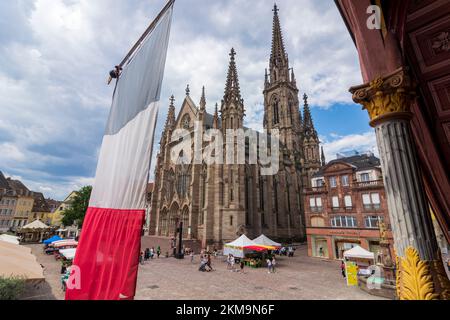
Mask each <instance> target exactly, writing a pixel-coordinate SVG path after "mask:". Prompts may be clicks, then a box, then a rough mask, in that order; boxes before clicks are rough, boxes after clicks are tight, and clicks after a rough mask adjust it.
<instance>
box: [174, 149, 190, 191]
mask: <svg viewBox="0 0 450 320" xmlns="http://www.w3.org/2000/svg"><path fill="white" fill-rule="evenodd" d="M190 183H191V174H190V168H189V166H188V165H187V164H186V162H185V161H184V158H183V153H182V152H181V153H180V157H179V159H178V162H177V181H176V189H177V193H178V196H179V197H180V198H184V197H186V196H187V195H188V193H189V185H190Z"/></svg>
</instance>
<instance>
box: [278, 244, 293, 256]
mask: <svg viewBox="0 0 450 320" xmlns="http://www.w3.org/2000/svg"><path fill="white" fill-rule="evenodd" d="M277 253H278V254H279V255H280V256H288V257H289V258H292V257H294V253H295V248H294V247H293V246H289V247H282V248H281V249H280V250H279V251H278V252H277Z"/></svg>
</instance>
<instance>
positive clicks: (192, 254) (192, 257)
mask: <svg viewBox="0 0 450 320" xmlns="http://www.w3.org/2000/svg"><path fill="white" fill-rule="evenodd" d="M189 256H190V257H191V263H194V251H192V250H191V253H190V254H189Z"/></svg>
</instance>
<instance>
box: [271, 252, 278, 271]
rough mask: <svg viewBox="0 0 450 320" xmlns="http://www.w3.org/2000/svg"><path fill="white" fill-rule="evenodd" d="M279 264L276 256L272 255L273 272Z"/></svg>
mask: <svg viewBox="0 0 450 320" xmlns="http://www.w3.org/2000/svg"><path fill="white" fill-rule="evenodd" d="M276 265H277V261H276V260H275V256H273V257H272V273H275V266H276Z"/></svg>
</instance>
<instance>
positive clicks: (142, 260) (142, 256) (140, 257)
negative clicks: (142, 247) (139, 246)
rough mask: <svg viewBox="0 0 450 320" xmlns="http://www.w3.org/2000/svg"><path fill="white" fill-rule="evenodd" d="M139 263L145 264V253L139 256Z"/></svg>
mask: <svg viewBox="0 0 450 320" xmlns="http://www.w3.org/2000/svg"><path fill="white" fill-rule="evenodd" d="M139 263H140V264H144V251H141V254H140V255H139Z"/></svg>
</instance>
